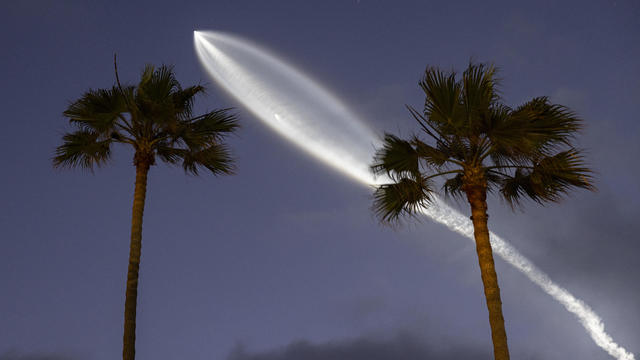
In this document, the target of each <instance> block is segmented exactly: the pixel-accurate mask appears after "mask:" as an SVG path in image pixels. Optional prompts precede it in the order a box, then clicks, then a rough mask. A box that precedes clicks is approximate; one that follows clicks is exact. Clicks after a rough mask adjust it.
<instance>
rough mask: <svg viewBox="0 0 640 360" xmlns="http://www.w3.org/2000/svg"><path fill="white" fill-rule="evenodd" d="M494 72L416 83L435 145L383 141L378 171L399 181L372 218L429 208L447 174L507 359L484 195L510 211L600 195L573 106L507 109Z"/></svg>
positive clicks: (378, 199) (379, 197)
mask: <svg viewBox="0 0 640 360" xmlns="http://www.w3.org/2000/svg"><path fill="white" fill-rule="evenodd" d="M495 74H496V69H495V67H494V66H493V65H484V64H473V63H472V64H470V65H469V66H468V68H467V69H466V70H465V71H464V73H463V74H462V77H461V78H460V79H458V78H456V74H455V72H450V73H444V72H442V71H441V70H439V69H438V68H433V67H428V68H427V69H426V71H425V74H424V77H423V78H422V80H421V81H420V82H419V84H420V87H421V88H422V90H423V91H424V93H425V95H426V100H425V105H424V111H423V113H422V114H420V113H419V112H417V111H416V110H414V109H413V108H411V107H409V111H410V113H411V114H412V115H413V117H414V118H415V119H416V121H417V122H418V124H419V125H420V128H421V130H422V132H423V134H424V135H426V136H427V138H428V139H430V141H429V142H430V144H428V143H426V142H424V141H422V140H421V139H420V138H419V137H418V136H413V137H410V138H409V139H401V138H399V137H396V136H394V135H391V134H385V138H384V144H383V146H382V148H380V149H378V151H377V153H376V157H375V159H374V163H373V165H372V169H373V171H374V172H375V173H377V174H387V175H388V176H389V177H390V178H391V179H392V183H389V184H384V185H381V186H379V187H378V188H377V189H376V191H375V194H374V211H375V212H376V214H377V215H378V216H379V217H380V219H381V221H382V222H384V223H395V222H397V221H398V220H399V219H400V218H401V217H402V216H404V215H410V216H411V215H415V214H416V213H417V212H418V211H419V209H420V208H421V207H422V206H429V203H430V202H431V200H432V196H433V195H432V194H433V191H434V187H435V184H434V182H433V179H434V178H436V177H439V176H447V177H448V178H447V179H446V180H445V181H444V183H443V186H442V187H443V190H444V192H445V193H446V194H448V195H450V196H453V197H466V199H467V201H468V203H469V205H470V207H471V220H472V222H473V228H474V237H475V241H476V251H477V254H478V261H479V263H480V272H481V275H482V284H483V285H484V293H485V298H486V302H487V307H488V310H489V322H490V325H491V335H492V339H493V349H494V356H495V359H498V360H507V359H509V350H508V346H507V335H506V332H505V326H504V318H503V315H502V302H501V300H500V288H499V287H498V278H497V275H496V272H495V266H494V261H493V253H492V250H491V244H490V242H489V230H488V228H487V219H488V215H487V202H486V198H487V192H488V191H489V192H491V191H492V190H497V194H498V195H499V196H501V197H502V198H503V199H504V200H506V201H507V202H508V203H509V204H511V206H512V207H514V206H516V205H520V204H521V203H522V200H523V199H526V198H528V199H532V200H534V201H536V202H538V203H543V202H549V201H551V202H557V201H559V200H560V199H561V198H562V197H563V196H564V195H566V194H567V193H568V192H569V191H570V189H572V188H584V189H589V190H594V187H593V185H592V184H591V175H590V174H591V171H590V170H589V169H588V168H587V167H586V165H585V163H584V161H583V157H582V155H581V153H580V151H579V150H577V149H576V148H575V147H574V146H573V145H572V139H573V136H574V134H575V133H576V131H578V130H579V129H580V128H581V124H582V121H581V120H580V119H579V118H578V117H577V116H576V115H575V114H574V113H573V112H572V111H570V110H569V109H568V108H566V107H564V106H562V105H556V104H552V103H550V102H549V100H548V99H547V98H546V97H538V98H534V99H532V100H531V101H529V102H527V103H525V104H523V105H521V106H519V107H517V108H515V109H514V108H510V107H508V106H506V105H504V104H502V103H501V99H500V96H499V94H498V91H497V86H498V83H497V80H496V77H495Z"/></svg>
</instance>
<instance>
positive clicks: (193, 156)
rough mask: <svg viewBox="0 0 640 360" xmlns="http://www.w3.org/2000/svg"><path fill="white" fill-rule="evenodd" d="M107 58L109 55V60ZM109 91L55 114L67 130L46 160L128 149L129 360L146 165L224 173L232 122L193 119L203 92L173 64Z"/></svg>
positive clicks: (228, 117)
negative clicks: (183, 80) (181, 78)
mask: <svg viewBox="0 0 640 360" xmlns="http://www.w3.org/2000/svg"><path fill="white" fill-rule="evenodd" d="M114 60H115V59H114ZM116 80H117V86H113V87H112V88H111V89H99V90H89V91H87V92H86V93H84V95H83V96H82V97H81V98H80V99H78V100H76V101H75V102H73V103H71V104H70V105H69V107H68V108H67V110H66V111H65V112H64V113H63V114H64V116H65V117H68V118H69V120H70V122H71V124H72V125H73V126H74V127H75V130H74V131H72V132H70V133H67V134H65V135H64V136H63V137H62V140H63V144H62V145H60V146H58V147H57V148H56V151H55V156H54V158H53V165H54V166H55V167H82V168H88V169H93V168H94V166H101V165H103V164H105V163H106V162H107V161H108V160H109V158H110V156H111V145H112V144H113V143H124V144H129V145H131V146H132V147H133V149H134V156H133V164H134V165H135V168H136V181H135V188H134V194H133V208H132V214H131V242H130V250H129V267H128V270H127V284H126V295H125V311H124V335H123V350H122V357H123V359H124V360H134V359H135V332H136V307H137V296H138V277H139V269H140V259H141V248H142V218H143V213H144V205H145V199H146V192H147V175H148V172H149V168H150V167H151V166H152V165H154V164H155V162H156V158H160V159H161V160H162V161H165V162H167V163H169V164H178V163H180V162H181V163H182V167H183V168H184V170H185V171H186V172H187V173H192V174H195V175H197V174H198V171H199V170H200V169H202V168H204V169H207V170H209V171H210V172H211V173H213V174H214V175H219V174H231V173H232V171H233V162H232V160H233V159H232V158H231V155H230V153H229V150H228V149H227V147H226V145H225V144H224V143H223V142H222V140H223V139H224V137H225V136H226V135H228V134H229V133H231V132H233V131H234V130H235V129H236V128H237V127H238V123H237V120H236V117H235V115H233V114H231V113H230V112H229V109H221V110H214V111H211V112H209V113H206V114H204V115H200V116H195V117H194V116H193V114H192V108H193V101H194V98H195V96H196V95H198V94H200V93H203V92H204V88H203V87H202V86H200V85H196V86H190V87H188V88H185V89H183V88H182V87H181V86H180V83H178V81H177V80H176V77H175V75H174V73H173V68H172V67H168V66H164V65H163V66H161V67H159V68H157V69H156V68H155V67H154V66H152V65H147V66H146V67H145V68H144V71H143V72H142V76H141V79H140V82H139V83H138V85H137V86H126V87H123V86H121V84H120V80H119V79H118V70H117V67H116Z"/></svg>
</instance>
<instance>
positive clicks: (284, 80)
mask: <svg viewBox="0 0 640 360" xmlns="http://www.w3.org/2000/svg"><path fill="white" fill-rule="evenodd" d="M194 42H195V47H196V52H197V54H198V57H199V59H200V61H201V63H202V65H203V66H204V68H205V69H206V70H207V72H208V73H209V75H210V76H212V77H213V79H214V80H215V81H216V82H217V83H218V84H219V85H220V86H222V87H223V88H224V89H225V90H226V91H227V92H228V93H229V94H231V95H232V96H233V97H234V98H236V99H237V100H238V101H239V102H240V103H242V104H243V105H244V106H246V108H247V109H249V110H250V111H251V112H252V113H253V114H254V115H256V117H258V118H259V119H260V120H262V121H264V122H265V123H266V124H267V125H268V126H269V127H271V128H272V129H273V130H275V131H276V132H278V133H279V134H281V135H282V136H284V137H285V138H287V139H288V140H290V141H291V142H293V143H295V144H296V145H298V146H299V147H301V148H302V149H303V150H304V151H306V152H308V153H309V154H311V155H313V156H314V157H316V158H318V159H320V160H321V161H322V162H324V163H325V164H327V165H329V166H331V167H332V168H334V169H337V170H338V171H340V172H342V173H343V174H345V175H347V176H349V177H351V178H353V179H355V180H357V181H358V182H360V183H361V184H364V185H367V186H373V185H376V184H380V183H384V182H386V180H387V179H384V178H380V177H377V178H374V177H373V175H372V174H371V172H370V171H369V162H370V161H371V160H372V158H373V155H374V153H375V148H377V147H379V146H380V145H381V141H380V139H379V137H378V136H376V134H375V132H374V131H372V130H371V129H370V128H369V127H367V126H366V125H365V124H364V123H363V122H362V121H361V120H360V119H359V118H358V117H357V116H355V115H354V114H352V113H351V112H350V111H349V109H348V108H347V107H346V106H345V105H343V104H342V103H341V102H340V101H339V100H338V99H337V98H336V97H335V96H333V95H332V94H331V93H330V92H329V91H328V90H326V89H324V88H323V87H321V86H320V85H319V84H317V83H316V82H315V81H313V80H312V79H310V78H309V77H308V76H306V75H305V74H303V73H302V72H301V71H299V70H297V69H295V67H293V66H291V65H290V64H287V63H286V62H284V61H283V60H280V59H278V58H277V57H276V56H275V55H273V54H271V53H270V52H269V51H267V50H265V49H262V48H260V47H259V46H257V45H255V44H252V43H250V42H248V41H247V40H244V39H242V38H239V37H236V36H233V35H229V34H224V33H219V32H201V31H195V32H194ZM421 211H422V213H424V214H425V215H427V216H428V217H430V218H431V219H433V220H434V221H436V222H439V223H441V224H444V225H445V226H447V227H448V228H449V229H451V230H453V231H455V232H457V233H459V234H461V235H463V236H465V237H467V238H469V239H471V240H472V241H473V225H472V224H471V221H470V220H469V219H468V218H467V217H466V216H463V215H462V214H460V213H459V212H458V211H456V210H454V209H453V208H451V207H450V206H448V205H447V204H446V203H445V202H444V201H442V200H441V199H439V198H436V201H435V202H434V204H433V205H430V206H429V207H425V208H423V209H421ZM491 247H492V249H493V251H494V253H496V254H498V255H499V256H500V257H501V258H503V259H504V260H505V261H506V262H508V263H509V264H511V265H513V266H514V267H515V268H516V269H518V270H519V271H520V272H522V273H523V274H524V275H525V276H526V277H528V278H529V279H530V280H531V281H532V282H534V283H535V284H536V285H538V286H539V287H540V288H541V289H542V290H543V291H544V292H546V293H547V294H549V295H550V296H551V297H553V298H554V299H555V300H557V301H558V302H560V303H561V304H562V305H563V306H564V307H565V308H566V309H567V310H568V311H569V312H571V313H573V314H574V315H575V316H576V317H577V318H578V320H579V321H580V323H581V324H582V326H583V327H584V328H585V329H586V331H587V333H589V335H590V336H591V338H592V339H593V341H594V342H595V343H596V344H597V345H598V346H599V347H601V348H602V349H603V350H605V351H606V352H607V353H608V354H609V355H611V356H612V357H614V358H617V359H619V360H635V357H634V355H633V354H632V353H630V352H629V351H627V350H626V349H624V348H623V347H622V346H620V345H618V344H617V343H616V342H615V341H614V340H613V339H612V338H611V336H610V335H609V334H607V332H606V331H605V329H604V324H603V323H602V320H601V319H600V317H599V316H598V315H597V314H596V313H595V312H594V311H593V310H592V309H591V308H590V307H589V306H588V305H586V304H585V303H584V302H583V301H582V300H580V299H577V298H576V297H575V296H573V295H572V294H571V293H570V292H569V291H567V290H566V289H564V288H562V287H561V286H559V285H557V284H555V283H554V282H553V281H552V280H551V279H550V278H549V276H548V275H547V274H545V273H544V272H542V271H541V270H540V269H538V268H537V267H536V266H535V265H534V264H533V263H532V262H531V261H530V260H529V259H527V258H526V257H524V256H523V255H522V254H520V253H519V252H518V251H517V250H516V249H515V248H514V247H512V246H511V245H510V244H509V243H507V242H506V241H505V240H503V239H502V238H500V237H499V236H497V235H495V234H494V233H491Z"/></svg>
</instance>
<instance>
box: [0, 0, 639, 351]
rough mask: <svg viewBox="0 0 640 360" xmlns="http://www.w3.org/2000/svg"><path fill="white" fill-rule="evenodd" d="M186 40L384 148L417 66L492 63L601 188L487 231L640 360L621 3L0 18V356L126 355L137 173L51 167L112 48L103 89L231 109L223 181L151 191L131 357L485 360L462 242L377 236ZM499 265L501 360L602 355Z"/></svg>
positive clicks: (631, 45)
mask: <svg viewBox="0 0 640 360" xmlns="http://www.w3.org/2000/svg"><path fill="white" fill-rule="evenodd" d="M525 3H526V4H525ZM479 4H480V5H479ZM196 29H202V30H221V31H225V32H229V33H234V34H237V35H240V36H243V37H246V38H248V39H251V40H252V41H255V42H257V43H260V44H261V45H263V46H265V47H267V48H270V49H272V50H273V51H274V52H276V53H278V54H280V55H281V56H283V57H284V58H286V59H287V60H289V61H291V62H293V63H295V64H296V65H298V66H299V67H300V68H301V69H303V70H305V71H306V72H308V73H309V74H310V75H312V76H313V77H314V78H316V79H318V80H319V81H320V82H322V83H323V84H324V85H325V86H327V87H328V88H330V89H332V90H333V91H334V92H335V94H336V95H337V96H338V97H339V98H341V99H342V100H343V101H344V102H345V103H346V104H347V105H348V106H350V107H351V108H352V109H353V111H354V112H355V113H357V114H358V115H360V116H361V117H362V118H363V119H365V121H367V122H368V123H369V124H371V126H372V127H374V128H375V129H377V130H378V131H379V132H380V133H382V132H383V131H392V132H394V133H400V134H404V135H406V134H409V133H411V132H412V131H414V130H416V129H415V126H414V124H413V123H412V122H411V120H410V117H409V116H408V114H407V113H406V110H405V109H404V104H412V105H414V106H417V107H419V106H420V104H421V103H422V102H423V100H424V99H423V96H422V95H421V92H420V91H419V89H418V87H417V81H418V80H419V78H420V76H421V74H422V72H423V71H424V68H425V66H426V65H438V66H441V67H443V68H445V69H449V68H456V69H459V70H461V69H462V68H463V67H464V66H465V65H466V64H467V63H468V61H469V59H470V58H473V59H475V60H477V61H490V62H495V63H496V64H497V65H498V66H499V67H500V68H501V76H502V78H503V79H504V80H503V88H502V89H503V95H504V101H505V102H506V103H507V104H511V105H517V104H519V103H521V102H523V101H525V100H527V99H530V98H532V97H534V96H541V95H548V96H550V97H551V99H552V100H553V101H554V102H558V103H561V104H564V105H567V106H569V107H571V108H572V109H573V110H575V111H576V112H578V113H579V114H580V115H581V116H582V117H583V118H584V119H585V123H586V125H587V128H586V130H585V131H584V133H583V134H582V135H581V136H580V138H579V142H580V145H581V146H583V147H585V148H586V149H587V150H588V158H589V160H590V163H591V164H592V165H593V167H594V169H595V170H596V171H597V183H596V185H597V186H598V188H599V191H598V192H597V193H587V192H578V193H575V195H574V196H572V197H571V198H570V199H568V200H567V201H565V202H563V203H561V204H559V205H550V206H547V207H539V206H536V205H533V204H530V205H528V206H527V207H526V211H525V212H515V213H513V212H511V211H510V210H509V209H508V208H507V207H506V206H505V205H504V204H502V203H500V201H498V200H492V201H491V202H490V204H489V211H490V214H491V216H490V223H489V226H490V228H491V229H492V230H494V231H495V232H496V233H498V234H500V235H503V236H504V237H505V238H506V239H507V240H509V241H510V242H511V243H512V244H513V245H514V246H516V247H517V248H518V249H519V250H520V251H521V252H522V253H523V254H525V255H526V256H528V257H529V258H530V259H532V260H533V261H534V262H535V263H536V264H537V265H538V266H539V267H540V268H541V269H542V270H543V271H545V272H547V273H548V274H549V275H550V277H551V278H552V279H554V280H555V281H557V282H558V283H559V284H560V285H562V286H565V287H566V288H568V289H569V290H570V291H571V292H573V293H574V294H575V295H576V296H577V297H579V298H581V299H583V300H584V301H585V302H586V303H587V304H589V305H590V306H591V307H592V308H593V309H594V310H595V311H596V312H597V313H598V314H599V315H601V317H602V318H603V320H604V323H605V325H606V328H607V330H608V331H609V332H610V334H611V335H612V336H613V338H614V340H616V341H618V342H619V343H620V344H621V345H623V346H624V347H625V348H627V349H628V350H630V351H632V352H633V353H634V354H636V356H638V354H640V340H639V337H638V334H639V333H640V308H639V307H638V304H639V303H640V282H638V274H639V273H640V260H638V256H637V254H638V251H639V250H640V244H639V243H638V241H637V239H638V232H639V231H640V225H639V223H638V218H639V215H640V211H639V209H638V203H639V202H640V185H638V180H637V179H638V176H640V166H639V165H638V162H637V161H636V157H637V156H638V155H640V145H639V142H638V139H639V135H640V125H639V122H638V111H637V106H638V101H639V99H640V81H639V80H640V65H639V62H638V59H639V58H640V45H639V42H638V38H640V5H639V4H638V2H636V1H608V0H602V1H594V0H592V1H564V2H557V1H535V2H513V1H504V2H497V1H483V2H481V3H477V2H457V1H451V2H444V1H438V2H436V1H414V2H409V1H368V0H360V1H349V0H344V1H245V0H235V1H192V2H189V3H188V4H180V3H179V2H175V1H173V2H168V1H135V2H129V1H109V2H97V1H70V0H69V1H39V0H29V1H16V2H3V3H2V5H0V44H2V56H1V57H0V69H1V72H2V75H3V76H2V80H3V86H2V87H0V98H1V99H2V107H3V110H4V111H3V112H2V116H3V124H4V130H3V131H2V132H0V153H2V154H5V157H6V161H5V166H4V168H3V170H2V172H1V174H2V175H1V176H0V184H1V185H2V186H1V188H0V201H1V203H2V207H1V208H0V359H2V360H15V359H26V358H28V359H90V360H106V359H114V358H117V357H119V356H120V353H121V341H122V321H123V309H124V307H123V304H124V284H125V275H126V274H125V271H126V265H127V256H128V242H129V230H130V216H131V200H132V193H133V181H134V169H133V166H132V165H131V157H132V154H131V153H130V152H129V149H119V150H117V151H116V152H115V156H114V159H113V162H112V163H111V164H110V165H109V166H107V167H105V168H102V169H98V170H97V171H95V173H94V174H91V173H87V172H82V171H58V170H53V169H52V167H51V160H50V159H51V156H52V152H53V149H54V148H55V147H56V146H57V145H58V144H59V143H60V138H61V134H62V133H63V132H64V131H66V130H67V129H68V128H67V126H66V120H65V119H64V118H63V117H62V115H61V113H62V111H63V110H64V109H65V108H66V106H67V104H68V103H69V101H72V100H74V99H76V98H78V97H79V96H80V95H81V94H82V93H83V92H84V91H85V90H87V89H88V88H101V87H109V86H111V85H112V83H113V82H114V77H113V53H114V52H117V53H118V58H119V67H120V72H121V73H120V76H121V79H123V80H125V81H130V82H134V81H136V79H137V78H138V75H139V72H140V71H141V69H142V67H143V65H144V64H145V63H155V64H160V63H168V64H175V69H176V73H177V76H178V79H179V80H180V81H181V82H182V84H183V85H189V84H194V83H199V82H202V83H205V84H208V85H209V88H210V91H209V96H207V97H205V98H202V99H200V101H199V102H198V105H197V108H198V110H199V111H205V110H209V109H214V108H218V107H227V106H233V107H237V111H238V113H239V115H240V118H241V122H242V125H243V128H242V129H241V131H240V132H239V134H238V136H237V137H234V138H232V139H231V140H230V143H231V145H232V147H233V149H234V153H235V154H236V156H237V158H238V161H237V166H238V174H237V175H236V176H233V177H224V178H215V177H212V176H206V175H205V176H202V177H200V178H194V177H189V176H186V175H184V173H183V172H182V170H181V169H179V168H170V167H167V166H164V165H159V166H156V167H154V168H153V169H152V170H151V172H150V177H149V179H150V180H149V188H148V191H149V192H148V195H147V206H146V209H145V218H144V232H143V251H142V270H141V279H140V288H139V291H140V293H139V294H140V295H139V298H138V332H137V333H138V342H137V353H138V356H139V358H140V359H207V360H209V359H222V360H224V359H229V360H266V359H269V360H284V359H290V358H296V359H302V360H305V359H316V358H318V357H324V358H336V356H344V357H345V358H347V357H348V358H350V359H359V358H362V357H366V356H368V355H367V354H371V353H376V354H381V355H380V359H385V360H386V359H392V358H400V357H402V358H407V359H409V358H412V356H413V357H420V358H429V357H433V358H442V359H448V358H458V357H461V356H464V357H474V358H489V357H490V355H489V354H490V351H491V347H490V343H489V340H490V337H489V325H488V321H487V314H486V308H485V305H484V298H483V294H482V286H481V282H480V276H479V271H478V266H477V260H476V255H475V251H474V247H473V244H472V243H471V242H469V241H468V240H466V239H463V238H462V237H460V236H459V235H456V234H454V233H452V232H450V231H448V230H447V229H445V228H444V227H443V226H441V225H437V224H434V223H431V222H430V221H428V220H425V221H424V222H422V223H420V224H415V225H410V226H407V227H404V228H400V229H398V230H397V231H394V230H392V229H388V228H382V227H380V226H379V225H378V224H377V221H376V219H375V218H374V217H373V215H372V214H371V212H370V206H371V194H370V193H369V192H368V191H367V189H366V188H364V187H362V186H361V185H359V184H356V183H354V182H352V181H350V180H349V179H347V178H344V177H343V176H342V175H340V174H338V173H336V172H334V171H332V170H330V169H328V168H327V167H325V166H324V165H322V164H320V163H319V162H317V161H316V160H314V159H312V158H310V157H308V156H307V155H305V154H303V153H302V152H300V151H299V150H298V149H297V148H295V147H294V146H292V145H290V144H288V143H286V142H285V140H283V139H281V138H280V137H278V136H277V135H276V134H274V133H272V132H270V130H268V129H267V128H266V127H265V126H264V125H262V124H261V123H259V122H258V120H256V119H255V118H253V117H252V116H251V114H250V113H249V112H248V111H246V110H245V109H243V108H241V107H239V104H236V103H235V102H234V101H233V100H232V99H230V98H229V97H227V96H226V95H225V94H223V93H222V92H221V91H220V90H219V89H217V88H216V87H215V84H213V83H212V81H211V80H210V79H209V78H208V77H207V76H206V74H205V72H204V71H203V70H202V69H201V67H200V65H199V63H198V60H197V58H196V56H195V53H194V49H193V39H192V34H193V30H196ZM461 209H462V210H463V211H464V212H465V213H467V209H466V207H461ZM497 269H498V275H499V279H500V283H501V288H502V290H503V301H504V311H505V317H506V323H507V331H508V335H509V339H510V346H511V349H512V353H513V354H514V356H513V357H514V358H516V357H517V358H523V359H566V358H576V359H610V357H609V356H608V355H607V354H606V353H605V352H604V351H602V350H601V349H600V348H598V347H597V346H596V345H594V343H593V342H592V340H591V339H590V338H589V336H588V335H587V334H586V332H585V331H584V330H583V328H582V327H581V326H580V325H579V324H578V323H577V321H576V320H575V319H574V317H573V316H572V315H571V314H569V313H568V312H566V311H565V310H564V309H563V308H562V307H561V306H560V305H559V304H557V303H556V302H555V301H553V300H552V299H551V298H550V297H549V296H547V295H546V294H544V293H543V292H542V291H541V290H539V289H538V288H537V287H535V286H534V285H533V284H531V283H530V282H529V281H528V280H526V278H525V277H524V276H522V275H521V274H519V273H518V272H516V271H515V270H514V269H513V268H511V267H510V266H508V265H507V264H505V263H504V262H502V261H501V260H498V261H497ZM300 341H302V342H300ZM27 355H28V356H32V357H26V356H27Z"/></svg>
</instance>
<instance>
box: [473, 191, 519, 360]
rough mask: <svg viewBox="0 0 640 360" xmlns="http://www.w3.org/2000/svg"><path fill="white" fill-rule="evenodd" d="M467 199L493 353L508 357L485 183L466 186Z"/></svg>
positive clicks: (504, 359)
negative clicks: (488, 222)
mask: <svg viewBox="0 0 640 360" xmlns="http://www.w3.org/2000/svg"><path fill="white" fill-rule="evenodd" d="M466 193H467V200H468V201H469V205H471V220H472V221H473V235H474V237H475V240H476V252H477V253H478V262H479V263H480V275H481V276H482V285H483V286H484V296H485V298H486V300H487V308H488V309H489V324H490V325H491V338H492V340H493V355H494V358H495V360H509V348H508V346H507V333H506V330H505V327H504V318H503V316H502V301H501V300H500V288H499V287H498V276H497V275H496V269H495V264H494V262H493V252H492V250H491V243H490V241H489V229H488V227H487V219H488V217H489V216H488V215H487V190H486V187H480V186H478V187H472V188H468V189H467V190H466Z"/></svg>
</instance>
